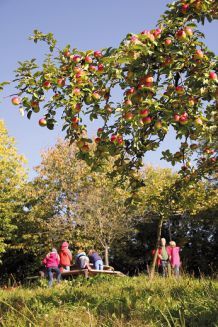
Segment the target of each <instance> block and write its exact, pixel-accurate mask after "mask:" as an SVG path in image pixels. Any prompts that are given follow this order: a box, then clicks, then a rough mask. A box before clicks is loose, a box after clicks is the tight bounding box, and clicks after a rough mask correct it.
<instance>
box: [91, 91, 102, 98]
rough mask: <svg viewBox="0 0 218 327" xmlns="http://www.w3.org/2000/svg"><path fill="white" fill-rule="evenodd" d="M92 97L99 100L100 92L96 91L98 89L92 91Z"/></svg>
mask: <svg viewBox="0 0 218 327" xmlns="http://www.w3.org/2000/svg"><path fill="white" fill-rule="evenodd" d="M92 97H93V99H94V100H99V99H100V98H101V96H100V94H99V93H98V91H94V92H93V93H92Z"/></svg>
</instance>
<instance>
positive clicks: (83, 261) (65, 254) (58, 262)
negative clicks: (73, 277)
mask: <svg viewBox="0 0 218 327" xmlns="http://www.w3.org/2000/svg"><path fill="white" fill-rule="evenodd" d="M42 263H43V265H44V266H45V267H46V273H47V276H48V285H49V287H51V286H52V283H53V272H55V274H56V276H57V283H60V280H61V273H62V272H64V271H70V266H71V265H72V263H73V256H72V253H71V251H70V250H69V244H68V243H67V242H63V243H62V244H61V248H60V251H59V253H58V251H57V249H55V248H52V250H51V252H49V253H48V254H47V255H46V257H45V258H44V259H43V261H42ZM90 263H92V264H93V266H94V269H96V270H103V260H102V258H101V257H100V255H99V254H98V252H96V251H95V250H94V249H91V250H89V252H88V255H87V254H86V253H85V252H84V251H83V250H81V249H80V250H78V252H77V254H76V256H75V264H76V265H77V266H78V268H79V269H87V270H91V266H90Z"/></svg>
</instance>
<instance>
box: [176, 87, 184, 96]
mask: <svg viewBox="0 0 218 327" xmlns="http://www.w3.org/2000/svg"><path fill="white" fill-rule="evenodd" d="M175 90H176V92H177V93H178V94H184V92H185V89H184V87H183V86H176V88H175Z"/></svg>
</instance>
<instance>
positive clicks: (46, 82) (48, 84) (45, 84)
mask: <svg viewBox="0 0 218 327" xmlns="http://www.w3.org/2000/svg"><path fill="white" fill-rule="evenodd" d="M43 87H44V88H45V89H49V88H50V87H51V82H49V81H45V82H44V83H43Z"/></svg>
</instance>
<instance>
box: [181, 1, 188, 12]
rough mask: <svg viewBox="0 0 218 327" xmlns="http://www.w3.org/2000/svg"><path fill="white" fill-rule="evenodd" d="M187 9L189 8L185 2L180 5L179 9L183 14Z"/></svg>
mask: <svg viewBox="0 0 218 327" xmlns="http://www.w3.org/2000/svg"><path fill="white" fill-rule="evenodd" d="M188 9H189V4H187V3H185V4H183V5H182V7H181V11H182V13H183V14H185V13H186V12H187V11H188Z"/></svg>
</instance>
